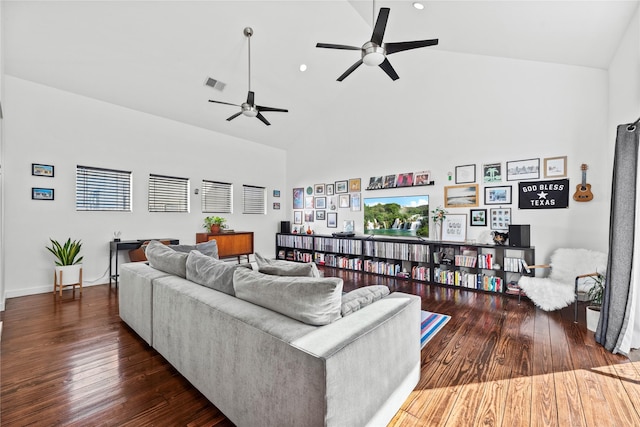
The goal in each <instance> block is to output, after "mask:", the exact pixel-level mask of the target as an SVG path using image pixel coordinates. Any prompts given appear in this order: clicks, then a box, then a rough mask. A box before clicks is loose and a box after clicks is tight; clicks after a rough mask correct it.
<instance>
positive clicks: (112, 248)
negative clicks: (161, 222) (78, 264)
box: [109, 239, 180, 288]
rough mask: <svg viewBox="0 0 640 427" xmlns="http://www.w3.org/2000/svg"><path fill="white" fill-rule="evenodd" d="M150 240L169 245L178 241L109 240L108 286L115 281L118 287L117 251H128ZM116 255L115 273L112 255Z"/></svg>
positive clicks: (178, 241)
mask: <svg viewBox="0 0 640 427" xmlns="http://www.w3.org/2000/svg"><path fill="white" fill-rule="evenodd" d="M150 240H161V241H168V242H169V244H170V245H177V244H179V243H180V240H178V239H136V240H120V241H118V242H115V241H111V242H109V286H111V283H113V282H115V284H116V288H117V287H118V251H130V250H131V249H138V248H139V247H140V246H142V245H143V244H144V242H148V241H150ZM114 254H115V255H116V266H115V267H116V268H115V273H112V264H113V255H114Z"/></svg>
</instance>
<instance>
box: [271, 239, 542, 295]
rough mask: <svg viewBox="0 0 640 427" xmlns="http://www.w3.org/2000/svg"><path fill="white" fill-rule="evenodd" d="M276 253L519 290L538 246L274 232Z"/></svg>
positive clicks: (490, 288) (442, 282)
mask: <svg viewBox="0 0 640 427" xmlns="http://www.w3.org/2000/svg"><path fill="white" fill-rule="evenodd" d="M276 256H277V258H278V259H283V260H289V261H298V262H315V263H316V264H318V265H323V266H325V267H333V268H340V269H346V270H354V271H361V272H365V273H370V274H378V275H383V276H389V277H394V278H403V279H408V280H416V281H421V282H428V283H434V284H439V285H445V286H455V287H464V288H468V289H475V290H481V291H487V292H495V293H501V294H513V295H518V294H519V289H518V288H517V285H516V284H517V282H518V279H519V278H520V276H521V275H523V274H526V275H533V272H530V273H527V272H526V270H525V269H524V268H523V266H524V265H533V264H535V248H533V247H514V246H497V245H485V244H476V243H467V242H460V243H459V242H445V241H435V240H423V239H417V238H414V239H412V238H391V237H387V238H385V237H373V236H354V237H336V236H332V235H319V234H289V233H277V234H276Z"/></svg>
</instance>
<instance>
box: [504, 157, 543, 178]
mask: <svg viewBox="0 0 640 427" xmlns="http://www.w3.org/2000/svg"><path fill="white" fill-rule="evenodd" d="M539 178H540V159H527V160H515V161H512V162H507V181H522V180H525V179H539Z"/></svg>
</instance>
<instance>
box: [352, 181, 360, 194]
mask: <svg viewBox="0 0 640 427" xmlns="http://www.w3.org/2000/svg"><path fill="white" fill-rule="evenodd" d="M358 191H360V178H351V179H350V180H349V193H357V192H358Z"/></svg>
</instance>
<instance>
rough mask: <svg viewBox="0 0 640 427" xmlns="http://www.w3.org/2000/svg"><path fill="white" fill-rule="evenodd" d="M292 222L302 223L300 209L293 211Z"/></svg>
mask: <svg viewBox="0 0 640 427" xmlns="http://www.w3.org/2000/svg"><path fill="white" fill-rule="evenodd" d="M293 223H294V224H302V211H293Z"/></svg>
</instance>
